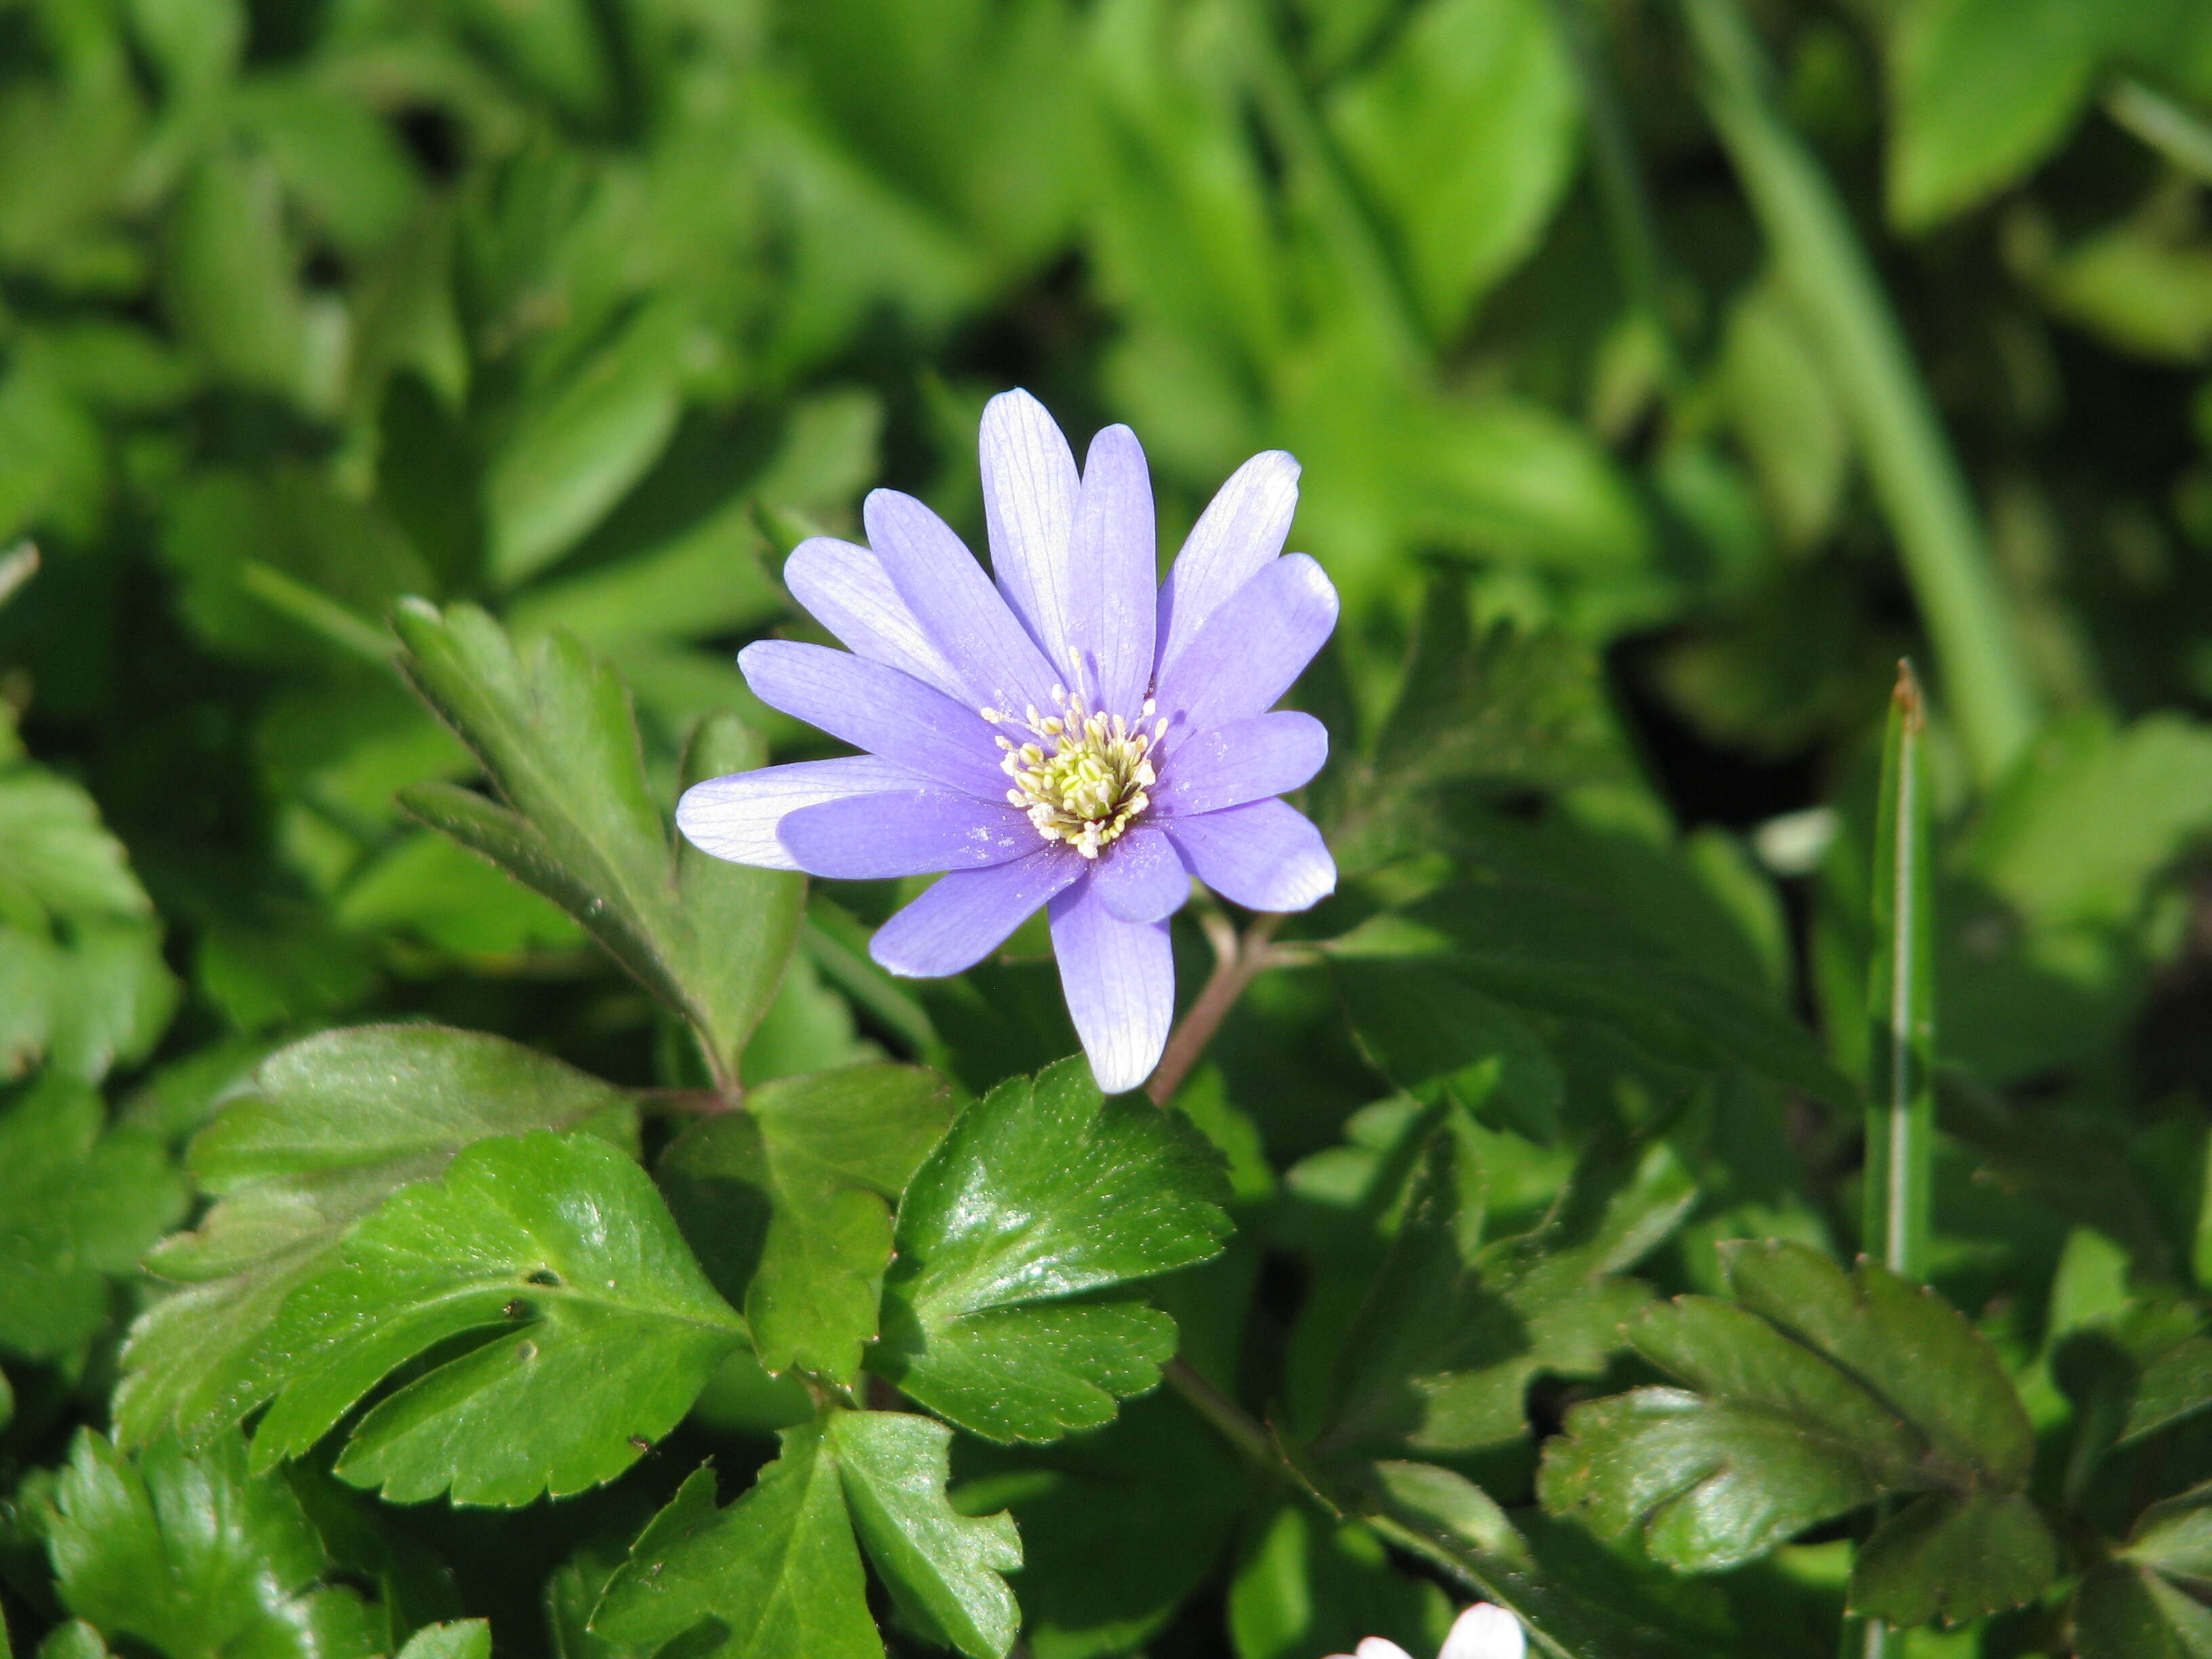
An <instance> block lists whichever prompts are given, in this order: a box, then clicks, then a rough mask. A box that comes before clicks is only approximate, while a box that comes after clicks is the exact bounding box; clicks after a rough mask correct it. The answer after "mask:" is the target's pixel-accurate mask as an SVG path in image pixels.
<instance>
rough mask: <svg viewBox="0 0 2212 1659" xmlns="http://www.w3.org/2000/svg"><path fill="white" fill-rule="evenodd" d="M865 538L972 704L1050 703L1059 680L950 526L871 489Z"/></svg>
mask: <svg viewBox="0 0 2212 1659" xmlns="http://www.w3.org/2000/svg"><path fill="white" fill-rule="evenodd" d="M861 517H862V518H863V519H864V520H866V524H867V526H868V540H869V543H870V544H872V546H873V547H874V548H875V550H876V556H877V557H878V558H880V559H881V560H882V561H883V562H884V569H885V570H888V571H889V572H890V578H891V580H892V582H893V583H894V584H896V586H897V588H898V591H899V594H900V597H901V598H902V599H905V600H906V602H907V604H908V605H909V606H910V607H911V608H912V609H913V611H914V614H915V618H916V620H918V621H919V622H920V623H921V627H922V631H923V632H924V633H926V634H927V635H928V636H929V637H930V639H931V641H933V643H934V644H935V645H936V646H937V648H938V649H939V651H941V652H943V653H945V660H946V661H947V662H948V663H950V664H951V666H952V671H953V673H954V674H955V675H956V676H957V677H958V678H959V681H960V684H962V685H963V687H964V688H965V690H966V692H967V702H968V706H969V708H971V709H972V708H1012V709H1019V708H1027V707H1028V706H1029V705H1030V704H1032V703H1035V704H1036V705H1038V706H1039V707H1047V706H1049V704H1050V702H1051V701H1052V687H1053V683H1054V681H1055V680H1057V679H1060V678H1062V676H1060V675H1058V674H1055V673H1054V672H1053V671H1052V666H1051V665H1050V664H1048V663H1047V662H1046V661H1045V659H1044V655H1043V653H1042V652H1040V651H1039V650H1038V649H1037V647H1036V641H1034V640H1032V639H1031V638H1030V636H1029V634H1028V632H1027V630H1025V629H1024V628H1023V627H1022V625H1021V623H1020V622H1019V621H1018V620H1017V619H1016V617H1015V616H1014V613H1013V612H1012V611H1009V610H1007V609H1006V600H1005V599H1001V598H1000V596H999V590H998V589H997V588H995V587H994V586H991V579H990V578H989V577H988V576H987V575H985V574H983V567H982V566H981V565H980V564H978V563H976V562H975V555H974V554H973V553H970V552H969V550H968V548H967V545H966V544H965V543H963V542H962V540H961V539H960V538H959V537H957V536H956V535H954V534H953V533H952V527H951V526H950V525H948V524H946V523H945V520H942V519H940V518H939V517H938V516H937V514H935V513H933V512H931V511H930V510H929V509H928V508H927V507H924V506H923V505H922V504H921V502H920V501H916V500H915V498H914V497H913V496H911V495H901V494H899V492H898V491H896V489H872V490H870V491H869V492H868V499H867V501H866V504H865V505H864V506H863V507H862V508H861Z"/></svg>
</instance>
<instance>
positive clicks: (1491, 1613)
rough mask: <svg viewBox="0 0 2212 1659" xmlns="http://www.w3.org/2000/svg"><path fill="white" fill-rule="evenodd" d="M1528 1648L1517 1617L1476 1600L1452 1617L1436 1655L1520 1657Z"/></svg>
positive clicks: (1469, 1658)
mask: <svg viewBox="0 0 2212 1659" xmlns="http://www.w3.org/2000/svg"><path fill="white" fill-rule="evenodd" d="M1527 1651H1528V1637H1527V1636H1526V1635H1525V1634H1523V1633H1522V1629H1521V1621H1520V1620H1518V1619H1516V1618H1515V1617H1514V1616H1513V1615H1512V1614H1511V1613H1508V1612H1507V1611H1506V1610H1505V1609H1504V1607H1493V1606H1492V1604H1491V1603H1489V1602H1487V1601H1477V1602H1476V1603H1475V1604H1474V1606H1473V1607H1469V1608H1468V1610H1467V1611H1466V1612H1465V1613H1462V1614H1460V1616H1459V1617H1458V1618H1456V1619H1455V1620H1452V1627H1451V1634H1449V1636H1447V1637H1445V1638H1444V1644H1443V1647H1442V1648H1441V1649H1440V1650H1438V1651H1437V1659H1522V1656H1523V1655H1524V1654H1526V1653H1527Z"/></svg>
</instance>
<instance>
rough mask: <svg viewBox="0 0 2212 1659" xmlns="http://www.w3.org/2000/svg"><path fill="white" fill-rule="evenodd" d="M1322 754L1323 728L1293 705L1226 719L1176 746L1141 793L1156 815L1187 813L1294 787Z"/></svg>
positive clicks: (1313, 768)
mask: <svg viewBox="0 0 2212 1659" xmlns="http://www.w3.org/2000/svg"><path fill="white" fill-rule="evenodd" d="M1327 759H1328V727H1327V726H1323V725H1322V723H1321V722H1320V721H1319V720H1316V719H1315V718H1314V717H1313V716H1312V715H1311V714H1300V713H1298V712H1297V710H1296V709H1294V708H1283V709H1278V710H1277V711H1276V712H1275V713H1273V714H1255V715H1254V716H1253V717H1252V718H1251V719H1250V720H1231V721H1230V723H1229V724H1228V725H1226V726H1215V727H1214V728H1213V729H1212V731H1210V732H1194V734H1192V735H1191V736H1190V737H1188V738H1185V739H1184V740H1183V741H1182V743H1179V744H1176V750H1175V761H1174V763H1173V764H1172V765H1165V764H1164V766H1163V769H1162V771H1161V773H1160V781H1159V782H1158V784H1157V785H1155V786H1154V787H1152V789H1151V790H1149V791H1148V792H1147V793H1149V794H1150V795H1151V796H1152V811H1155V812H1158V814H1159V815H1160V816H1161V817H1170V818H1172V817H1195V816H1196V815H1197V814H1199V813H1200V812H1218V811H1220V810H1221V809H1222V808H1223V807H1225V806H1242V805H1243V804H1244V803H1245V802H1246V801H1248V800H1262V799H1266V798H1267V796H1269V795H1279V794H1283V793H1286V792H1287V791H1290V790H1292V789H1296V788H1297V787H1299V786H1300V785H1301V784H1303V783H1304V782H1305V781H1307V780H1308V779H1310V777H1312V776H1313V775H1314V774H1315V773H1316V772H1318V771H1320V770H1321V768H1322V762H1323V761H1325V760H1327Z"/></svg>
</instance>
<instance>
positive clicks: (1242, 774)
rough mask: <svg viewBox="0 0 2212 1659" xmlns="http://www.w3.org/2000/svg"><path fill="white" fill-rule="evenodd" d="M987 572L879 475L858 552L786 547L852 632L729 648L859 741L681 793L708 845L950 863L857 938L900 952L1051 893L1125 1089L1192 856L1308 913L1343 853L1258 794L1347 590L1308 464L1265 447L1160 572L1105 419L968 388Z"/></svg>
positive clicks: (1142, 1043)
mask: <svg viewBox="0 0 2212 1659" xmlns="http://www.w3.org/2000/svg"><path fill="white" fill-rule="evenodd" d="M981 452H982V473H983V502H984V510H985V515H986V518H987V524H988V529H989V533H990V538H991V561H992V565H993V568H994V570H995V571H996V572H997V576H998V580H997V582H996V583H995V585H994V582H993V581H992V579H991V577H990V576H988V575H987V574H985V573H984V571H983V568H982V567H981V565H979V564H978V563H977V562H975V556H974V555H973V554H971V553H970V552H969V550H968V549H967V547H966V546H965V545H964V544H963V543H962V542H961V540H960V538H959V537H957V535H955V534H954V533H953V532H952V531H951V528H950V527H949V526H946V525H945V521H944V520H941V519H939V517H938V516H937V515H936V514H935V513H933V512H931V511H930V510H929V508H928V507H925V506H923V505H922V503H921V502H920V501H916V500H915V499H914V498H913V497H912V496H910V495H901V494H899V493H898V492H897V491H896V490H890V489H878V490H876V491H874V492H873V493H872V494H871V495H869V497H868V499H867V503H866V507H865V509H864V510H863V513H862V519H863V522H864V523H865V524H866V528H867V535H868V543H869V545H867V546H866V547H859V546H855V545H854V544H852V543H849V542H842V541H837V540H835V539H833V538H829V537H826V536H817V537H816V538H813V539H811V540H810V541H806V542H804V543H802V544H800V545H799V547H798V548H797V549H796V550H793V553H792V556H791V558H790V562H788V563H787V564H786V565H785V567H784V580H786V582H787V584H788V585H789V586H790V588H791V592H792V593H793V596H794V597H795V598H796V599H798V600H799V603H800V604H801V605H805V607H806V609H807V610H808V611H810V612H811V613H812V615H813V616H814V617H815V618H816V619H817V620H818V621H819V622H820V623H822V624H823V626H824V627H826V628H827V629H829V631H830V632H831V633H832V634H834V635H836V636H837V637H838V638H839V639H840V640H842V641H844V642H845V644H846V645H848V646H849V647H851V650H850V651H849V652H845V651H835V650H831V649H829V647H826V646H818V645H802V644H799V643H796V642H793V641H784V640H768V641H761V642H759V643H757V644H754V645H750V646H747V647H745V649H744V652H743V653H740V654H739V656H738V665H739V666H740V667H741V668H742V669H743V670H744V676H745V679H746V681H747V683H748V684H750V685H751V687H752V689H753V691H754V693H755V694H756V695H757V696H759V698H760V699H761V701H762V702H765V703H767V704H768V705H769V707H770V708H779V709H781V710H782V711H783V712H784V713H785V714H790V715H793V716H794V717H796V718H798V719H799V720H805V721H807V722H808V723H809V724H811V725H813V726H819V727H820V728H821V729H822V730H823V731H824V732H829V734H830V735H832V736H833V737H836V738H842V740H843V741H845V742H847V743H849V744H853V745H854V747H856V748H858V749H860V750H864V751H865V752H863V753H861V754H858V755H853V756H848V757H843V758H841V759H836V760H823V761H802V762H799V763H797V764H795V765H789V766H771V767H766V768H763V769H761V770H759V771H755V772H741V773H738V774H737V775H733V776H731V777H726V778H714V779H710V780H708V781H706V782H704V783H701V784H698V785H696V786H695V787H693V788H691V789H690V790H689V791H687V792H686V793H685V794H684V799H683V802H682V804H681V805H679V806H678V809H677V822H678V824H680V825H681V826H682V828H683V830H684V834H685V835H686V836H689V837H690V839H691V841H692V842H693V843H694V844H695V845H696V846H698V847H699V848H702V849H703V850H704V851H706V852H708V853H711V854H714V855H715V856H716V857H718V858H725V859H732V860H736V861H738V863H741V864H754V865H764V866H768V867H769V868H771V869H777V870H804V871H805V872H808V873H809V874H811V875H816V876H827V877H833V878H847V879H850V880H874V879H880V878H888V877H896V876H911V875H921V874H925V873H929V872H938V871H943V872H947V873H945V875H944V877H943V878H942V879H940V880H939V881H938V882H936V883H935V884H933V885H932V886H931V887H929V888H928V889H927V890H926V891H924V892H923V893H922V895H921V896H920V897H919V898H917V899H915V901H914V902H912V903H911V904H909V905H908V906H907V907H906V908H904V909H902V910H901V911H900V912H899V913H898V914H897V915H895V916H893V917H892V918H891V919H890V921H887V922H886V923H884V926H883V927H881V928H879V929H878V931H877V933H876V936H875V939H874V941H873V942H872V945H870V947H869V948H870V951H871V954H872V955H873V956H874V957H875V959H876V960H877V961H878V962H879V963H882V964H883V965H884V967H885V968H887V969H890V971H891V972H892V973H894V974H902V975H912V976H916V977H934V976H937V975H945V974H957V973H959V972H960V971H961V970H962V969H966V968H969V967H971V966H973V965H974V964H975V963H977V962H978V961H980V960H981V959H982V958H983V957H985V956H987V955H988V954H989V953H990V952H991V951H993V950H994V949H996V948H997V946H998V945H1000V943H1001V942H1003V941H1004V940H1005V939H1006V936H1007V935H1008V934H1010V933H1012V932H1013V931H1014V929H1015V928H1017V927H1019V926H1020V925H1021V924H1022V923H1023V922H1024V921H1026V920H1027V919H1028V918H1029V917H1030V916H1031V915H1034V914H1035V913H1036V910H1037V908H1039V907H1040V906H1045V907H1048V909H1049V912H1050V915H1051V921H1052V940H1053V952H1054V956H1055V957H1057V958H1058V960H1059V963H1060V984H1061V987H1062V988H1063V989H1064V991H1065V992H1066V997H1067V1006H1068V1012H1069V1013H1070V1014H1072V1015H1073V1018H1074V1021H1075V1029H1076V1031H1077V1033H1078V1035H1079V1036H1080V1037H1081V1038H1082V1040H1083V1048H1084V1052H1085V1054H1087V1055H1088V1056H1089V1057H1090V1060H1091V1069H1092V1070H1093V1071H1094V1072H1095V1073H1097V1079H1098V1083H1099V1086H1100V1087H1101V1088H1103V1089H1105V1090H1107V1091H1109V1092H1117V1091H1121V1090H1124V1089H1133V1088H1134V1087H1136V1086H1137V1085H1139V1083H1142V1082H1143V1081H1144V1080H1145V1079H1146V1076H1147V1075H1148V1074H1149V1073H1151V1071H1152V1067H1153V1066H1154V1065H1155V1064H1156V1063H1157V1062H1158V1060H1159V1057H1160V1051H1161V1049H1162V1048H1163V1047H1164V1045H1165V1043H1166V1042H1167V1035H1168V1027H1169V1024H1170V1021H1171V1019H1172V1018H1173V1016H1174V1012H1175V962H1174V957H1173V956H1172V954H1171V952H1170V950H1169V945H1168V918H1169V917H1170V916H1171V915H1174V914H1175V912H1176V910H1177V909H1179V908H1181V907H1182V903H1183V901H1184V900H1185V899H1186V898H1188V896H1189V893H1190V878H1191V877H1193V876H1195V877H1197V878H1198V879H1199V880H1200V881H1202V882H1204V883H1205V884H1206V885H1207V886H1208V887H1210V888H1212V890H1214V891H1215V892H1216V893H1218V894H1219V895H1220V896H1222V897H1224V898H1225V899H1228V900H1230V901H1231V902H1233V903H1237V904H1240V905H1243V906H1245V907H1246V908H1249V909H1253V910H1261V911H1279V910H1303V909H1304V908H1307V907H1308V906H1310V905H1312V904H1314V903H1316V902H1318V901H1319V900H1321V899H1322V897H1324V896H1327V895H1328V893H1330V892H1331V891H1333V890H1334V888H1335V885H1336V866H1335V863H1334V860H1331V858H1330V857H1329V854H1328V848H1327V847H1325V846H1324V845H1323V844H1322V838H1321V836H1320V835H1319V833H1318V832H1317V831H1316V829H1314V827H1313V825H1312V824H1311V823H1309V822H1308V821H1307V820H1306V818H1305V817H1304V816H1302V815H1301V814H1300V813H1299V812H1297V811H1296V810H1295V809H1293V808H1292V807H1291V806H1290V805H1287V804H1286V803H1285V802H1283V801H1281V800H1279V799H1275V797H1277V796H1279V795H1280V794H1282V793H1284V792H1285V791H1286V790H1291V789H1295V788H1297V787H1299V786H1300V785H1301V784H1304V782H1305V781H1307V780H1308V779H1310V777H1312V776H1313V775H1314V774H1315V773H1316V771H1318V770H1319V769H1321V764H1322V761H1323V760H1324V759H1325V758H1326V757H1327V756H1328V732H1327V731H1326V729H1324V728H1323V726H1322V724H1321V722H1320V721H1318V720H1315V719H1314V718H1313V717H1312V716H1311V715H1310V714H1298V713H1296V712H1294V711H1291V710H1276V711H1274V712H1272V713H1271V712H1269V711H1270V710H1271V709H1273V705H1274V703H1275V701H1276V700H1277V699H1278V698H1279V697H1280V696H1282V695H1283V694H1284V692H1285V691H1286V690H1289V689H1290V686H1291V682H1292V681H1294V680H1295V679H1297V677H1298V675H1299V673H1300V672H1301V671H1303V670H1304V668H1305V665H1306V664H1307V663H1308V662H1310V660H1312V658H1313V655H1314V653H1315V652H1316V651H1318V650H1319V649H1320V648H1321V647H1322V642H1323V641H1326V640H1327V639H1328V635H1329V632H1330V630H1331V629H1333V628H1334V626H1335V625H1336V616H1337V598H1336V590H1335V589H1334V587H1333V586H1330V584H1329V580H1328V577H1327V576H1326V575H1325V574H1322V568H1321V567H1320V566H1319V565H1317V564H1316V563H1315V562H1313V560H1311V559H1310V558H1308V557H1307V556H1305V555H1304V554H1302V553H1292V554H1288V555H1285V554H1284V553H1283V552H1282V546H1283V538H1284V537H1285V535H1287V534H1288V533H1289V531H1290V525H1291V513H1292V512H1293V511H1294V510H1295V509H1296V507H1297V478H1298V466H1297V462H1296V461H1295V460H1293V459H1291V457H1290V456H1288V455H1286V454H1285V453H1282V452H1280V451H1279V450H1271V451H1269V452H1267V453H1265V454H1261V455H1255V456H1254V457H1253V458H1252V459H1250V460H1249V461H1247V462H1245V463H1244V465H1243V466H1241V467H1239V468H1238V469H1237V471H1236V472H1235V474H1233V475H1232V476H1231V478H1230V479H1229V481H1228V483H1225V484H1224V485H1223V486H1222V487H1221V490H1220V493H1219V494H1218V495H1215V496H1214V498H1213V501H1212V505H1210V506H1209V507H1207V508H1206V512H1205V513H1204V515H1203V516H1202V517H1200V520H1199V521H1198V523H1197V525H1196V526H1194V528H1193V529H1192V531H1191V532H1190V536H1189V538H1188V540H1186V541H1185V542H1184V543H1183V546H1182V552H1181V554H1180V555H1178V556H1177V557H1176V562H1175V566H1174V568H1172V569H1171V570H1170V572H1169V574H1168V578H1167V580H1165V581H1164V582H1157V581H1156V580H1155V576H1156V573H1157V571H1158V554H1157V550H1156V548H1157V543H1156V539H1155V532H1154V529H1153V523H1152V479H1151V477H1150V474H1149V473H1148V472H1147V471H1146V465H1145V454H1144V451H1143V450H1142V449H1140V448H1139V447H1138V444H1137V439H1136V435H1135V434H1133V432H1131V431H1130V430H1129V428H1127V427H1126V426H1110V427H1108V428H1106V429H1105V430H1104V431H1103V432H1101V433H1100V434H1099V435H1097V438H1095V439H1094V440H1093V441H1091V453H1090V455H1089V457H1088V458H1087V459H1086V460H1085V465H1084V468H1083V471H1082V473H1081V475H1080V476H1078V474H1077V472H1076V468H1075V457H1074V454H1073V452H1072V451H1071V450H1070V449H1069V448H1068V446H1067V441H1066V438H1064V437H1063V436H1061V435H1060V428H1058V427H1057V426H1055V425H1054V423H1053V420H1052V417H1051V416H1049V415H1048V414H1047V413H1046V412H1045V410H1044V406H1043V405H1042V404H1040V403H1038V402H1037V400H1036V398H1032V397H1030V395H1029V393H1027V392H1006V393H1004V394H1002V395H1001V396H1000V397H997V398H993V399H992V400H991V402H990V404H989V405H988V406H987V408H986V409H985V410H984V411H983V425H982V435H981Z"/></svg>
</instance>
